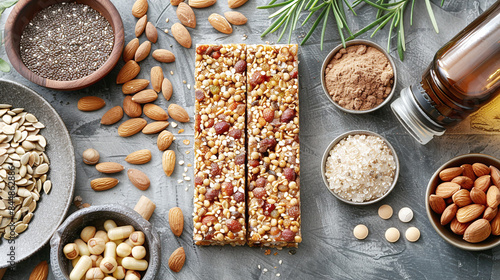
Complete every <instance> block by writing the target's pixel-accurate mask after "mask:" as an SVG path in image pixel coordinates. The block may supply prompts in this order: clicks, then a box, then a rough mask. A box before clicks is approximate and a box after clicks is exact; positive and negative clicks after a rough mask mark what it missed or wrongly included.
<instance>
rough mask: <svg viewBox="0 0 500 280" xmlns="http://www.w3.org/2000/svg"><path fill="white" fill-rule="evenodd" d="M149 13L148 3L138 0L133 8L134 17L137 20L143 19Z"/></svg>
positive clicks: (144, 0)
mask: <svg viewBox="0 0 500 280" xmlns="http://www.w3.org/2000/svg"><path fill="white" fill-rule="evenodd" d="M147 12H148V1H147V0H137V1H135V3H134V5H133V6H132V15H133V16H134V17H136V18H141V17H143V16H144V15H145V14H146V13H147Z"/></svg>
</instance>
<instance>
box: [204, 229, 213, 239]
mask: <svg viewBox="0 0 500 280" xmlns="http://www.w3.org/2000/svg"><path fill="white" fill-rule="evenodd" d="M212 239H214V232H213V231H212V230H211V231H209V232H207V234H206V235H205V240H212Z"/></svg>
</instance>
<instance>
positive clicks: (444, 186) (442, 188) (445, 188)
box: [436, 182, 460, 198]
mask: <svg viewBox="0 0 500 280" xmlns="http://www.w3.org/2000/svg"><path fill="white" fill-rule="evenodd" d="M459 189H460V185H459V184H456V183H452V182H444V183H441V184H439V185H438V186H437V187H436V195H438V196H440V197H442V198H448V197H451V196H452V195H453V194H454V193H456V192H457V191H458V190H459Z"/></svg>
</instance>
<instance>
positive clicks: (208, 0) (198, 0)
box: [188, 0, 217, 9]
mask: <svg viewBox="0 0 500 280" xmlns="http://www.w3.org/2000/svg"><path fill="white" fill-rule="evenodd" d="M216 2H217V0H189V2H188V3H189V6H191V7H193V8H197V9H203V8H206V7H210V6H212V5H213V4H215V3H216Z"/></svg>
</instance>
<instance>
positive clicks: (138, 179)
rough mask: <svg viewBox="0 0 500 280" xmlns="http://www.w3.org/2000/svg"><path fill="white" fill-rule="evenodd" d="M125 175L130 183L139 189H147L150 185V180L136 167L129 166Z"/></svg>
mask: <svg viewBox="0 0 500 280" xmlns="http://www.w3.org/2000/svg"><path fill="white" fill-rule="evenodd" d="M127 176H128V179H129V180H130V182H131V183H132V185H134V186H135V187H136V188H138V189H140V190H141V191H145V190H147V189H148V188H149V186H150V185H151V181H149V178H148V175H146V174H145V173H144V172H142V171H140V170H138V169H134V168H130V169H129V170H127Z"/></svg>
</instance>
